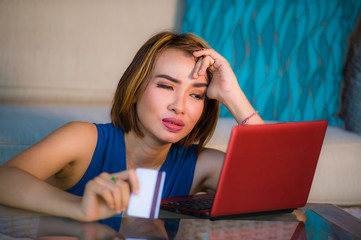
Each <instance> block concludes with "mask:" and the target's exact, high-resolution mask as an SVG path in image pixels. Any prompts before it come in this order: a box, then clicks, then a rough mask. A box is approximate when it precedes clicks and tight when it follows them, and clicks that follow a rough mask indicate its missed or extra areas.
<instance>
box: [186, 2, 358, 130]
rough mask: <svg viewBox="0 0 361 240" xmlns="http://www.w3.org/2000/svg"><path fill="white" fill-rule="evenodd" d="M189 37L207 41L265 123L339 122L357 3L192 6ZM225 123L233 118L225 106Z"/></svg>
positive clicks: (188, 11) (189, 7) (188, 7)
mask: <svg viewBox="0 0 361 240" xmlns="http://www.w3.org/2000/svg"><path fill="white" fill-rule="evenodd" d="M185 2H186V10H185V13H184V16H183V25H182V31H183V32H193V33H195V34H196V35H199V36H200V37H202V38H204V39H205V40H206V41H208V42H209V44H210V45H211V46H212V47H213V48H214V49H215V50H216V51H218V52H219V53H220V54H222V55H223V56H224V57H225V58H226V59H227V60H228V61H229V62H230V64H231V66H232V68H233V70H234V72H235V74H236V76H237V78H238V81H239V84H240V86H241V88H242V90H243V91H244V93H245V94H246V96H247V97H248V99H249V100H250V102H251V104H252V105H253V106H254V108H255V109H256V110H259V114H260V115H261V116H262V117H263V119H265V120H276V121H307V120H319V119H323V120H328V121H329V124H330V125H339V126H341V125H342V121H341V119H340V118H339V117H337V116H336V114H337V112H338V109H339V102H340V100H339V93H340V85H341V81H342V68H343V64H344V59H345V53H346V50H347V38H348V35H349V34H350V33H351V31H352V30H353V28H354V25H355V22H356V18H357V16H358V13H359V10H360V6H361V1H359V0H348V1H343V0H317V1H315V0H268V1H264V0H258V1H257V0H252V1H231V0H226V1H225V0H213V1H204V0H186V1H185ZM221 117H231V115H230V113H229V112H228V111H227V110H226V109H225V107H224V106H221Z"/></svg>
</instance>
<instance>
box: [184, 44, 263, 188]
mask: <svg viewBox="0 0 361 240" xmlns="http://www.w3.org/2000/svg"><path fill="white" fill-rule="evenodd" d="M193 55H194V56H195V57H200V59H198V61H197V63H196V65H195V67H194V71H193V78H198V77H199V76H202V75H205V74H206V70H207V69H209V71H211V72H212V74H213V77H212V81H211V82H210V84H209V86H208V89H207V97H208V98H211V99H217V100H218V101H220V102H221V103H222V104H223V105H224V106H226V107H227V109H228V110H229V111H230V112H231V114H232V115H233V117H234V118H235V119H236V121H237V122H238V124H240V123H242V121H244V120H246V119H248V121H247V124H263V123H264V122H263V120H262V118H261V117H260V116H259V115H258V114H255V109H254V108H253V107H252V105H251V104H250V102H249V101H248V99H247V98H246V96H245V94H244V93H243V91H242V89H241V88H240V86H239V84H238V81H237V78H236V76H235V74H234V72H233V70H232V68H231V66H230V65H229V63H228V61H227V60H226V59H225V58H224V57H222V56H221V55H220V54H219V53H217V52H216V51H214V50H213V49H204V50H201V51H197V52H194V53H193ZM250 116H252V117H250ZM249 117H250V118H249ZM224 157H225V153H223V152H220V151H217V150H213V149H205V150H203V151H202V152H201V154H200V155H199V157H198V160H197V165H196V170H195V176H194V178H193V184H192V188H191V193H196V192H199V191H206V192H213V191H215V189H216V187H217V184H218V179H219V176H220V173H221V169H222V165H223V161H224Z"/></svg>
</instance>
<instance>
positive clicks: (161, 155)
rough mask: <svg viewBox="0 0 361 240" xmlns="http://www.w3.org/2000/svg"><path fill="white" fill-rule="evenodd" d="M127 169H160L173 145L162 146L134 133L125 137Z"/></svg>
mask: <svg viewBox="0 0 361 240" xmlns="http://www.w3.org/2000/svg"><path fill="white" fill-rule="evenodd" d="M124 140H125V149H126V156H127V169H135V168H150V169H159V168H160V167H161V166H162V164H163V163H164V161H165V160H166V158H167V155H168V152H169V149H170V147H171V143H167V144H160V143H156V142H154V141H152V140H149V139H146V138H139V137H138V136H137V135H136V134H135V133H134V132H129V133H127V134H125V135H124Z"/></svg>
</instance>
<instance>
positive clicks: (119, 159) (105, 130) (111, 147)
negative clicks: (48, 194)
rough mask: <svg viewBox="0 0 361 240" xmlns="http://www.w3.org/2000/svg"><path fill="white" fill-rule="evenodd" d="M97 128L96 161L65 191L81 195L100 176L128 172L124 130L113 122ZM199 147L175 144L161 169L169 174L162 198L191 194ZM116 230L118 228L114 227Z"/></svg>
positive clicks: (92, 161) (99, 125) (94, 159)
mask: <svg viewBox="0 0 361 240" xmlns="http://www.w3.org/2000/svg"><path fill="white" fill-rule="evenodd" d="M95 125H96V127H97V130H98V141H97V144H96V148H95V151H94V154H93V158H92V160H91V162H90V164H89V166H88V169H87V170H86V172H85V173H84V175H83V177H82V178H81V179H80V181H79V182H78V183H76V184H75V185H74V186H73V187H71V188H69V189H68V190H66V191H67V192H69V193H72V194H75V195H78V196H82V195H83V194H84V190H85V185H86V183H87V182H88V181H89V180H91V179H93V178H95V177H96V176H98V175H99V174H100V173H102V172H108V173H116V172H120V171H124V170H126V152H125V142H124V134H123V131H122V130H121V129H120V128H119V127H116V126H113V125H112V124H110V123H107V124H95ZM196 148H197V145H192V146H190V147H187V148H185V147H183V146H180V145H178V144H172V146H171V148H170V150H169V152H168V156H167V158H166V160H165V162H164V163H163V165H162V166H161V168H160V171H164V172H166V179H165V182H164V187H163V194H162V197H175V196H185V195H188V194H189V191H190V188H191V186H192V181H193V175H194V170H195V165H196V162H197V156H196V155H195V152H196ZM101 222H103V221H101ZM119 224H120V222H119ZM108 225H114V224H108ZM116 225H118V224H116ZM113 228H117V227H115V226H113Z"/></svg>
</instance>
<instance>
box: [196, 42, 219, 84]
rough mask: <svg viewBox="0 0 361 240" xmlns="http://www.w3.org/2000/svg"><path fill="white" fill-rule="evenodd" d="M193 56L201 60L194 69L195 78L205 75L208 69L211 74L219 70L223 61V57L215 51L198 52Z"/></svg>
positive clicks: (204, 50)
mask: <svg viewBox="0 0 361 240" xmlns="http://www.w3.org/2000/svg"><path fill="white" fill-rule="evenodd" d="M193 55H194V56H195V57H197V58H199V59H198V61H197V62H196V64H195V67H194V71H193V78H198V77H199V76H202V75H205V74H206V71H207V69H208V68H209V70H210V71H211V72H213V71H215V70H217V69H218V68H219V67H220V66H221V62H222V61H223V57H222V56H221V55H220V54H219V53H217V52H216V51H214V50H213V49H203V50H200V51H196V52H193Z"/></svg>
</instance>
